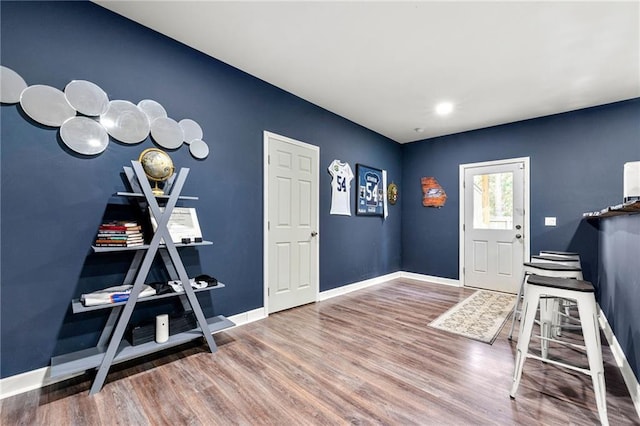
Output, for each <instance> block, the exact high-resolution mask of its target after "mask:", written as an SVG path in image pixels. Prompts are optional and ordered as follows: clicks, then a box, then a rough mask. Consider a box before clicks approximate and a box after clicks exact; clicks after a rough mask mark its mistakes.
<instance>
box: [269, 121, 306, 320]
mask: <svg viewBox="0 0 640 426" xmlns="http://www.w3.org/2000/svg"><path fill="white" fill-rule="evenodd" d="M265 152H267V153H268V157H267V170H268V173H267V176H268V178H267V179H268V180H267V185H268V186H267V188H266V190H265V199H266V200H268V201H265V202H266V204H267V206H266V211H267V224H266V225H267V226H266V228H267V238H266V240H267V241H268V242H267V244H266V247H265V257H266V265H265V277H266V278H267V283H266V285H265V287H266V298H267V300H266V303H265V307H266V309H267V312H268V313H273V312H277V311H281V310H283V309H288V308H292V307H294V306H299V305H304V304H306V303H310V302H314V301H315V300H316V299H317V296H318V276H319V271H318V267H319V266H318V216H319V210H318V194H319V191H318V179H319V148H318V147H316V146H313V145H309V144H305V143H303V142H298V141H295V140H293V139H289V138H285V137H283V136H279V135H275V134H273V133H269V132H265Z"/></svg>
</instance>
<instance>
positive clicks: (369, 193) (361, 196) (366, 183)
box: [356, 164, 384, 216]
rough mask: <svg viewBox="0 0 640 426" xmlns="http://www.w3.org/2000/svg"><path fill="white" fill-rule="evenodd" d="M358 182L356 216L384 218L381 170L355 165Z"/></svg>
mask: <svg viewBox="0 0 640 426" xmlns="http://www.w3.org/2000/svg"><path fill="white" fill-rule="evenodd" d="M356 175H357V180H358V197H357V199H358V202H357V205H356V214H358V215H363V216H384V203H383V202H384V183H383V180H382V170H380V169H375V168H373V167H369V166H365V165H364V164H356Z"/></svg>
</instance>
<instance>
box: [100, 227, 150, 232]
mask: <svg viewBox="0 0 640 426" xmlns="http://www.w3.org/2000/svg"><path fill="white" fill-rule="evenodd" d="M98 229H99V230H100V231H130V232H140V231H141V230H142V228H141V227H140V225H136V226H121V225H100V228H98Z"/></svg>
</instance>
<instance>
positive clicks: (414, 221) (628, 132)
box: [402, 99, 640, 376]
mask: <svg viewBox="0 0 640 426" xmlns="http://www.w3.org/2000/svg"><path fill="white" fill-rule="evenodd" d="M515 157H530V162H531V230H530V231H529V237H530V238H531V253H537V252H539V251H540V250H542V249H547V250H568V251H575V252H578V253H580V256H581V259H582V263H583V269H584V275H585V279H588V280H592V281H593V282H594V284H595V285H596V286H598V297H599V301H600V303H603V302H604V305H605V306H606V307H607V309H606V310H605V314H606V315H607V317H608V316H609V314H613V312H614V309H613V306H617V305H618V303H620V305H621V306H625V305H627V304H629V303H631V306H639V305H640V298H639V297H638V295H639V293H638V291H637V285H636V288H635V289H633V290H632V289H631V288H632V287H633V285H634V283H635V284H637V274H636V275H633V273H632V272H633V271H637V263H638V262H637V260H636V261H631V262H630V264H629V265H627V266H625V263H624V262H618V263H616V264H615V268H616V269H615V270H616V277H618V278H617V279H616V280H615V282H616V283H617V284H616V285H618V286H620V285H623V284H621V283H622V282H625V279H626V278H624V277H632V276H634V278H633V280H627V281H626V282H625V284H624V285H626V286H627V290H625V291H620V292H616V291H615V290H614V289H607V288H606V283H607V282H611V281H610V280H605V281H604V282H602V283H598V244H599V239H598V237H599V230H598V228H597V227H596V226H594V225H593V223H591V222H588V221H586V220H582V214H583V213H584V212H588V211H594V210H600V209H601V208H604V207H606V206H609V205H613V204H618V203H621V202H622V197H623V194H622V188H623V185H622V183H623V181H622V174H623V167H624V163H625V162H628V161H637V160H640V99H634V100H631V101H625V102H618V103H615V104H610V105H606V106H601V107H596V108H589V109H584V110H580V111H575V112H570V113H565V114H558V115H554V116H550V117H544V118H540V119H535V120H527V121H522V122H518V123H513V124H508V125H503V126H497V127H492V128H487V129H482V130H476V131H472V132H466V133H460V134H456V135H452V136H445V137H440V138H434V139H430V140H425V141H421V142H416V143H412V144H408V145H404V146H403V173H402V181H403V183H404V190H403V195H404V202H403V207H402V222H403V224H405V226H403V228H402V269H403V270H404V271H410V272H416V273H421V274H426V275H434V276H439V277H447V278H453V279H457V278H459V266H458V250H459V237H458V227H459V212H458V211H459V205H460V200H459V189H458V188H459V165H460V164H466V163H474V162H481V161H491V160H498V159H504V158H515ZM423 176H435V177H436V178H437V179H438V181H439V182H440V185H441V186H442V187H443V188H444V189H445V191H446V192H447V196H448V198H447V203H446V205H445V206H444V207H443V208H441V209H433V208H426V207H422V203H421V196H422V192H421V186H420V178H421V177H423ZM545 216H555V217H557V226H556V227H545V226H544V217H545ZM636 223H637V222H636ZM525 232H526V230H525ZM628 233H629V234H633V232H631V231H629V232H628ZM635 235H636V237H637V228H636V231H635ZM631 240H632V238H631V237H629V239H628V240H625V241H627V243H626V246H623V247H628V249H629V252H628V253H627V254H629V253H637V245H638V240H637V238H636V240H635V243H634V244H635V245H636V248H635V250H631ZM636 259H637V258H636ZM631 264H633V265H631ZM632 266H633V267H635V268H636V269H635V270H632V269H628V268H631V267H632ZM618 268H619V269H618ZM625 268H627V269H625ZM610 270H611V269H609V271H610ZM602 297H606V300H603V299H600V298H602ZM627 297H629V298H631V299H627ZM605 306H603V309H605ZM636 311H637V310H636ZM614 319H615V321H614V328H613V329H614V332H615V334H616V335H618V332H622V333H624V334H625V335H635V336H636V338H635V342H636V343H635V346H636V348H635V351H634V347H633V345H631V346H627V347H623V349H625V351H626V353H627V356H628V357H630V358H631V359H635V360H637V345H638V343H637V342H638V341H639V340H638V337H637V336H638V333H640V318H638V316H637V313H634V311H633V310H630V309H620V310H618V309H617V308H616V310H615V317H614ZM617 324H624V326H623V329H621V330H617V329H616V328H615V326H616V325H617ZM632 340H633V339H632ZM630 355H631V356H630ZM636 368H637V367H636ZM635 372H636V375H637V376H640V375H639V374H638V370H637V369H636V370H635Z"/></svg>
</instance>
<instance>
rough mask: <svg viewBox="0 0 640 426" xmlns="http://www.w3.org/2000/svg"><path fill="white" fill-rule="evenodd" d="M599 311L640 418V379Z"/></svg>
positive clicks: (608, 339) (604, 330) (602, 325)
mask: <svg viewBox="0 0 640 426" xmlns="http://www.w3.org/2000/svg"><path fill="white" fill-rule="evenodd" d="M598 310H599V311H600V312H599V313H600V327H601V328H602V331H603V332H604V335H605V337H606V338H607V341H608V342H609V348H610V349H611V353H613V358H614V359H615V360H616V364H617V366H618V368H619V369H620V372H621V373H622V377H623V378H624V383H625V384H626V385H627V389H629V394H630V395H631V400H632V401H633V405H634V406H635V407H636V412H637V413H638V417H639V418H640V384H639V383H638V379H636V376H635V374H633V370H631V365H629V361H627V357H626V356H625V355H624V352H623V351H622V346H620V343H618V339H616V336H615V335H614V334H613V330H612V329H611V326H610V325H609V321H607V317H606V316H605V315H604V312H602V309H600V307H598Z"/></svg>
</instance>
